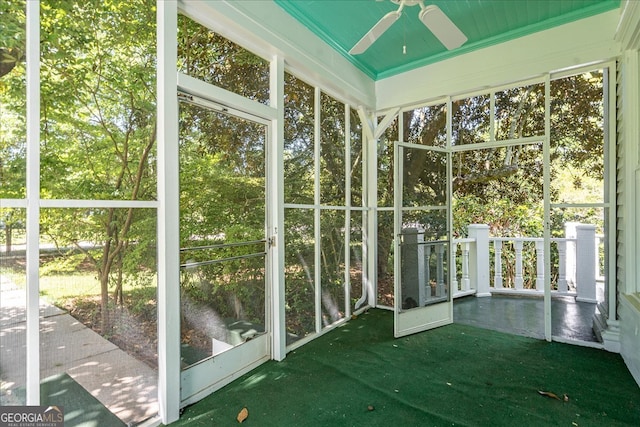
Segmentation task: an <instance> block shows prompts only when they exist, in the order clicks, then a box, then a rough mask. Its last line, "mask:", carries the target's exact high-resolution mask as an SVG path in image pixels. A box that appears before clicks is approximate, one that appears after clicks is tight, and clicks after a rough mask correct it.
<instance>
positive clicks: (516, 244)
mask: <svg viewBox="0 0 640 427" xmlns="http://www.w3.org/2000/svg"><path fill="white" fill-rule="evenodd" d="M523 243H524V242H523V241H522V240H514V241H513V248H514V250H515V253H516V277H515V285H516V289H522V287H523V284H524V279H523V277H522V246H523Z"/></svg>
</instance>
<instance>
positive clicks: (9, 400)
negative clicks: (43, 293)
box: [0, 276, 158, 424]
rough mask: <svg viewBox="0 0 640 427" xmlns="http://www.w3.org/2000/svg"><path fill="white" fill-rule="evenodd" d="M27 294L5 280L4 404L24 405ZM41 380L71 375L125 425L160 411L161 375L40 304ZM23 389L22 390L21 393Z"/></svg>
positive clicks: (0, 294)
mask: <svg viewBox="0 0 640 427" xmlns="http://www.w3.org/2000/svg"><path fill="white" fill-rule="evenodd" d="M25 299H26V292H25V290H24V289H18V288H17V287H16V286H14V285H13V284H12V283H11V282H10V281H8V280H7V279H6V278H4V277H2V276H0V380H1V388H2V393H1V394H0V397H1V398H2V400H1V401H0V403H1V404H3V405H11V404H14V405H15V404H17V405H20V404H24V397H21V396H19V394H20V393H22V394H24V385H25V382H26V380H25V378H26V366H25V363H26V362H25V360H26V347H25V334H26V316H25ZM40 366H41V369H40V378H41V379H44V378H47V377H49V376H51V375H55V374H60V373H63V372H64V373H67V374H68V375H69V376H70V377H71V378H73V379H74V380H75V381H76V382H77V383H78V384H80V385H81V386H82V387H84V388H85V389H86V390H87V391H88V392H89V393H91V394H92V395H93V396H94V397H95V398H97V399H98V400H99V401H100V402H101V403H102V404H103V405H104V406H105V407H107V408H108V409H109V410H110V411H111V412H113V413H114V414H115V415H116V416H118V418H120V419H121V420H122V421H124V422H125V423H126V424H136V423H139V422H141V421H143V420H145V419H147V418H149V417H152V416H154V415H156V414H157V412H158V402H157V395H158V392H157V373H156V372H155V371H154V370H153V369H152V368H150V367H149V366H148V365H146V364H144V363H143V362H140V361H138V360H137V359H135V358H133V357H131V356H129V355H128V354H127V353H125V352H124V351H122V350H120V349H119V348H118V347H117V346H116V345H114V344H112V343H111V342H109V341H108V340H105V339H104V338H102V337H101V336H100V335H98V334H97V333H95V332H94V331H92V330H91V329H89V328H87V327H86V326H84V325H83V324H82V323H80V322H79V321H77V320H76V319H75V318H73V317H72V316H71V315H69V314H68V313H67V312H66V311H63V310H61V309H59V308H57V307H55V306H53V305H51V304H48V303H47V302H45V301H43V300H40ZM21 390H22V391H21Z"/></svg>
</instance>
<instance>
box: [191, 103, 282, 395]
mask: <svg viewBox="0 0 640 427" xmlns="http://www.w3.org/2000/svg"><path fill="white" fill-rule="evenodd" d="M181 101H182V102H180V103H179V106H180V109H179V129H180V133H179V143H180V148H179V152H180V236H181V237H180V240H181V249H180V258H181V260H180V264H181V265H180V293H181V295H180V298H181V319H180V322H181V363H182V374H181V382H180V386H181V400H182V403H183V405H184V404H187V403H189V402H193V401H196V400H199V399H200V398H202V397H204V396H205V395H207V394H209V393H211V392H212V391H215V390H217V389H219V388H220V387H222V386H224V385H226V384H227V383H229V382H230V381H232V380H233V379H235V378H237V377H238V376H239V375H242V374H243V373H245V372H248V371H249V370H251V369H253V368H255V367H256V366H258V365H259V364H261V363H263V362H265V361H266V360H268V359H269V357H270V355H271V353H270V349H271V347H270V340H271V331H270V328H269V325H270V310H269V307H270V304H269V301H270V280H269V277H270V274H269V271H270V268H269V260H270V256H269V251H270V249H271V248H270V244H269V242H268V239H267V236H266V230H267V218H268V212H267V207H268V203H267V191H266V189H267V188H268V182H267V181H268V176H267V175H268V173H267V168H266V164H267V163H266V158H267V148H268V138H269V122H268V121H266V120H260V119H259V118H256V117H254V116H251V115H249V114H246V113H243V112H241V111H235V110H232V109H231V108H227V107H222V106H218V105H216V104H214V103H212V102H210V101H207V100H203V99H198V98H196V97H192V96H184V97H182V99H181Z"/></svg>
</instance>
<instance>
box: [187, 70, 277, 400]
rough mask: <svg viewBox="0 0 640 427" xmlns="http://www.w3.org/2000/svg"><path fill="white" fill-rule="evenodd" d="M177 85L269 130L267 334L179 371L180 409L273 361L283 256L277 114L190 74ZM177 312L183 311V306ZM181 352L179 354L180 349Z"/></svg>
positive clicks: (208, 104)
mask: <svg viewBox="0 0 640 427" xmlns="http://www.w3.org/2000/svg"><path fill="white" fill-rule="evenodd" d="M177 83H178V85H177V89H178V93H179V94H180V96H186V97H192V98H193V99H195V100H196V101H195V103H197V104H198V105H200V106H201V107H204V108H210V109H212V110H213V111H216V112H219V113H222V114H228V115H231V116H234V117H238V118H240V119H243V120H248V121H252V122H254V123H258V124H260V125H262V126H264V131H265V133H264V138H265V147H264V151H265V159H264V162H265V164H264V166H265V211H266V212H265V223H264V225H265V229H264V230H265V239H266V241H267V243H266V244H265V250H266V256H265V269H266V270H265V293H266V295H265V329H266V331H265V332H266V333H265V334H262V335H260V336H258V337H256V338H254V339H252V340H249V341H247V342H245V343H243V344H242V345H240V346H238V347H236V348H232V349H229V350H227V351H225V352H222V353H219V354H216V355H213V356H211V357H208V358H206V359H204V360H201V361H199V362H197V363H195V364H194V365H191V366H189V367H187V368H186V369H180V406H181V407H184V406H187V405H189V404H191V403H194V402H197V401H198V400H201V399H202V398H204V397H206V396H207V395H209V394H211V393H213V392H215V391H216V390H219V389H220V388H222V387H224V386H225V385H227V384H229V383H230V382H231V381H233V380H235V379H236V378H238V377H239V376H242V375H244V374H245V373H247V372H249V371H251V370H253V369H255V368H256V367H258V366H259V365H261V364H262V363H264V362H266V361H268V360H269V359H271V358H272V356H273V352H274V350H273V349H274V346H275V345H277V343H273V342H272V340H273V337H274V331H273V329H274V327H275V326H277V324H278V323H277V322H276V321H274V319H275V317H277V312H276V310H275V304H274V296H275V295H278V292H277V289H274V287H275V286H277V280H274V277H275V276H274V275H275V274H277V273H276V272H277V271H278V265H276V260H277V258H278V257H277V255H275V254H274V251H275V250H276V248H275V244H272V242H275V240H274V239H275V237H276V236H275V231H274V230H276V229H277V226H276V224H274V209H276V202H275V201H274V197H273V195H272V191H271V190H270V189H271V187H273V185H275V182H277V180H278V178H277V174H276V171H275V169H274V164H276V162H274V161H273V159H274V158H275V151H276V150H275V149H273V144H272V143H271V141H272V138H273V135H274V132H273V123H274V121H275V118H276V112H275V109H273V108H271V107H269V106H267V105H264V104H261V103H258V102H256V101H253V100H249V99H247V98H244V97H242V96H240V95H238V94H235V93H232V92H229V91H227V90H225V89H222V88H219V87H216V86H213V85H210V84H208V83H205V82H203V81H201V80H198V79H195V78H193V77H190V76H187V75H185V74H181V73H178V81H177ZM178 104H179V102H178ZM272 184H273V185H272ZM178 309H179V310H180V309H181V306H179V307H178ZM179 341H180V340H178V342H177V343H176V344H177V345H178V347H179V346H180V342H179ZM178 351H180V350H179V348H178Z"/></svg>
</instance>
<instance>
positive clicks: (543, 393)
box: [538, 390, 562, 400]
mask: <svg viewBox="0 0 640 427" xmlns="http://www.w3.org/2000/svg"><path fill="white" fill-rule="evenodd" d="M538 393H540V394H541V395H543V396H547V397H550V398H552V399H557V400H562V399H560V398H559V397H558V396H557V395H556V394H555V393H551V392H550V391H540V390H538Z"/></svg>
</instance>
